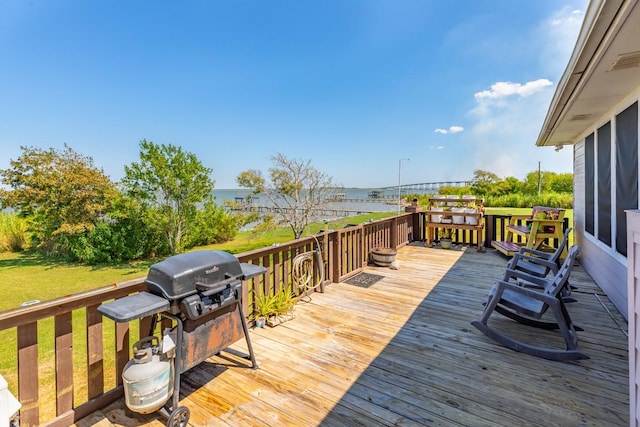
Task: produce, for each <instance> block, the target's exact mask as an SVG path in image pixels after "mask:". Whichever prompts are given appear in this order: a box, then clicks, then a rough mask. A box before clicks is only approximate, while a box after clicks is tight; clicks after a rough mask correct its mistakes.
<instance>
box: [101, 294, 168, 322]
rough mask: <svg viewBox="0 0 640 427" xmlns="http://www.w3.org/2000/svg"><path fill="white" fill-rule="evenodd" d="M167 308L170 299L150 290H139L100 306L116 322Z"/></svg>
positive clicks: (104, 313) (156, 312)
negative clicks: (154, 293)
mask: <svg viewBox="0 0 640 427" xmlns="http://www.w3.org/2000/svg"><path fill="white" fill-rule="evenodd" d="M167 310H169V300H167V299H166V298H162V297H159V296H157V295H153V294H151V293H149V292H139V293H137V294H134V295H129V296H127V297H124V298H120V299H117V300H115V301H111V302H108V303H106V304H102V305H100V307H98V312H100V313H101V314H102V315H103V316H106V317H108V318H109V319H112V320H115V321H116V322H128V321H130V320H134V319H140V318H142V317H146V316H151V315H153V314H158V313H161V312H163V311H167Z"/></svg>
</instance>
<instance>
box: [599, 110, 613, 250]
mask: <svg viewBox="0 0 640 427" xmlns="http://www.w3.org/2000/svg"><path fill="white" fill-rule="evenodd" d="M598 240H600V241H601V242H602V243H605V244H606V245H608V246H611V122H608V123H607V124H606V125H604V126H602V127H601V128H600V129H598Z"/></svg>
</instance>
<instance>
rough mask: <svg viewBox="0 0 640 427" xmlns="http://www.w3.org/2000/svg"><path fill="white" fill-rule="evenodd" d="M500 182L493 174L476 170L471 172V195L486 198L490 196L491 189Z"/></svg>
mask: <svg viewBox="0 0 640 427" xmlns="http://www.w3.org/2000/svg"><path fill="white" fill-rule="evenodd" d="M501 181H502V180H501V179H500V177H499V176H498V175H496V174H495V173H493V172H489V171H485V170H481V169H476V170H475V171H473V179H472V180H471V189H472V191H473V194H476V195H478V196H487V195H490V194H491V191H492V189H493V188H494V186H495V185H496V184H498V183H500V182H501Z"/></svg>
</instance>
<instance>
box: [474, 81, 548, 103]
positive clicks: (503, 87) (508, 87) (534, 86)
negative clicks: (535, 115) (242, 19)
mask: <svg viewBox="0 0 640 427" xmlns="http://www.w3.org/2000/svg"><path fill="white" fill-rule="evenodd" d="M552 85H553V83H552V82H551V81H550V80H548V79H538V80H534V81H531V82H527V83H525V84H520V83H512V82H496V83H494V84H492V85H491V90H483V91H482V92H477V93H476V94H475V95H474V97H475V98H476V100H481V99H485V98H488V99H499V98H505V97H508V96H511V95H517V96H519V97H521V98H524V97H527V96H531V95H533V94H534V93H536V92H540V91H541V90H543V89H544V88H546V87H548V86H552Z"/></svg>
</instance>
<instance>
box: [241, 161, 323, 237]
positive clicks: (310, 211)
mask: <svg viewBox="0 0 640 427" xmlns="http://www.w3.org/2000/svg"><path fill="white" fill-rule="evenodd" d="M271 162H272V164H273V167H271V168H270V169H269V179H268V180H267V179H265V178H264V177H263V175H262V172H260V171H258V170H255V169H249V170H247V171H244V172H242V173H240V174H239V175H238V176H237V177H236V182H237V183H238V185H240V187H244V188H250V189H252V190H253V193H254V194H260V195H262V196H264V197H266V199H267V200H269V202H270V203H271V204H272V205H273V207H274V208H275V210H276V212H277V217H276V219H277V222H278V223H280V224H283V225H285V226H288V227H291V230H292V231H293V235H294V238H295V239H299V238H300V237H302V233H303V232H304V229H305V228H306V227H307V225H309V224H310V223H312V222H315V221H320V220H321V219H322V216H323V214H322V212H323V208H326V207H327V205H329V204H330V203H331V202H330V201H329V199H330V195H331V193H332V192H333V190H334V188H335V185H334V184H333V179H332V178H331V177H330V176H328V175H326V174H325V173H323V172H320V171H319V170H317V169H316V168H314V167H313V166H312V165H311V160H302V159H289V158H287V157H285V156H284V155H283V154H280V153H278V154H276V155H275V156H272V157H271Z"/></svg>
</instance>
